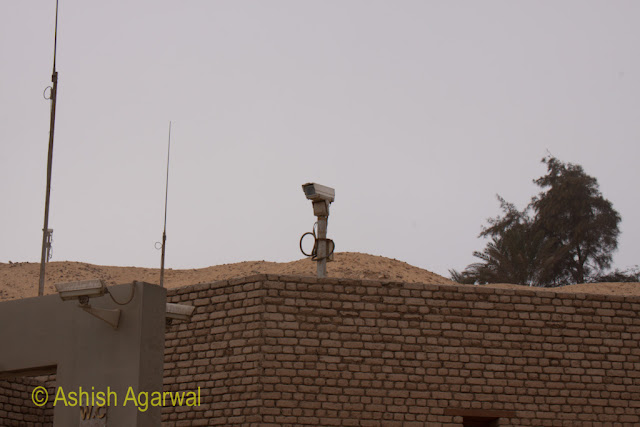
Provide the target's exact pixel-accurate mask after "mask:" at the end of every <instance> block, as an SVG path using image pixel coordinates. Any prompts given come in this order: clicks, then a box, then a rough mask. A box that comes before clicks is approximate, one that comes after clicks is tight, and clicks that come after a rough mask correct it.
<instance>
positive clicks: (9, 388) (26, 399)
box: [0, 378, 54, 427]
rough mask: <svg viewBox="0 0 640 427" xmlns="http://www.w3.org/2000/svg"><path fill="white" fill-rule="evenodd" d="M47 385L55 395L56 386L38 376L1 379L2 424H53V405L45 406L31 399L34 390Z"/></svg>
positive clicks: (0, 412) (51, 393) (50, 393)
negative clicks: (39, 405)
mask: <svg viewBox="0 0 640 427" xmlns="http://www.w3.org/2000/svg"><path fill="white" fill-rule="evenodd" d="M38 386H43V387H46V388H47V389H48V391H49V395H50V396H53V395H54V394H53V393H54V392H53V390H54V386H53V384H48V383H46V382H45V381H40V380H38V379H36V378H12V379H9V380H0V426H16V427H18V426H20V427H24V426H27V427H30V426H42V425H51V424H53V405H52V403H51V402H49V403H48V404H47V405H45V406H43V407H38V406H36V405H35V404H34V403H33V402H32V401H31V393H32V391H33V390H34V389H35V388H36V387H38Z"/></svg>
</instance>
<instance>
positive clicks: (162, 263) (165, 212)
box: [160, 122, 171, 287]
mask: <svg viewBox="0 0 640 427" xmlns="http://www.w3.org/2000/svg"><path fill="white" fill-rule="evenodd" d="M170 154H171V122H169V143H168V147H167V183H166V185H165V190H164V230H163V231H162V255H161V258H160V286H161V287H164V249H165V246H166V243H167V200H168V198H169V155H170Z"/></svg>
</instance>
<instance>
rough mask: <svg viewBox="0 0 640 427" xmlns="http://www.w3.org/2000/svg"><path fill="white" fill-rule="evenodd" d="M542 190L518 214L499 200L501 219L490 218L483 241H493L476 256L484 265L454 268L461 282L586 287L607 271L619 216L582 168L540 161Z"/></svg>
mask: <svg viewBox="0 0 640 427" xmlns="http://www.w3.org/2000/svg"><path fill="white" fill-rule="evenodd" d="M542 162H543V163H545V164H546V166H547V174H546V175H544V176H542V177H540V178H538V179H536V180H534V183H536V184H537V185H538V186H539V187H540V188H541V189H542V190H544V191H542V192H540V193H539V194H538V195H537V196H535V197H534V198H532V200H531V203H530V204H529V205H528V206H527V207H526V208H525V209H524V210H523V211H519V210H518V209H517V208H516V207H515V206H514V205H513V204H511V203H508V202H507V201H505V200H504V199H503V198H502V197H500V196H498V200H499V201H500V207H501V209H502V215H501V216H498V217H496V218H491V219H489V220H488V226H487V227H485V228H483V231H482V232H481V233H480V236H479V237H487V238H489V239H490V241H489V242H488V243H487V245H486V247H485V248H484V250H483V251H482V252H478V251H476V252H474V253H473V255H474V256H475V257H476V258H478V259H479V260H480V262H477V263H473V264H471V265H469V266H467V268H466V269H465V270H464V271H462V272H458V271H455V270H450V273H451V277H452V279H453V280H456V281H458V282H460V283H479V284H483V283H501V282H504V283H517V284H522V285H533V284H535V285H543V286H557V285H563V284H569V283H583V282H585V281H587V280H588V279H589V278H590V277H594V276H595V275H596V274H599V272H602V271H603V270H604V269H606V268H609V267H610V265H611V259H612V254H613V251H614V250H615V249H616V248H617V238H618V234H619V229H618V223H619V222H620V215H619V214H618V212H616V211H615V210H614V209H613V206H612V204H611V202H609V201H608V200H606V199H604V197H603V196H602V194H601V193H600V190H599V188H598V182H597V180H596V179H595V178H593V177H591V176H589V175H587V174H586V173H585V172H584V170H583V169H582V167H581V166H579V165H574V164H571V163H568V164H566V163H563V162H561V161H559V160H558V159H556V158H555V157H552V156H549V157H546V158H544V159H542Z"/></svg>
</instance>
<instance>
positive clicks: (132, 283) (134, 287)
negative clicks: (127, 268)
mask: <svg viewBox="0 0 640 427" xmlns="http://www.w3.org/2000/svg"><path fill="white" fill-rule="evenodd" d="M136 283H138V282H136V281H135V280H134V281H133V282H131V293H130V294H129V299H128V300H127V302H119V301H117V300H116V299H115V298H114V297H113V295H111V292H109V291H107V293H108V294H109V296H110V297H111V299H112V300H113V302H115V303H116V304H118V305H127V304H129V303H130V302H131V301H132V300H133V295H134V294H135V293H136Z"/></svg>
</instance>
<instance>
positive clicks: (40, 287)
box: [38, 0, 58, 296]
mask: <svg viewBox="0 0 640 427" xmlns="http://www.w3.org/2000/svg"><path fill="white" fill-rule="evenodd" d="M57 42H58V2H57V0H56V26H55V33H54V42H53V74H52V75H51V82H52V83H53V85H52V86H51V98H50V99H51V117H50V119H49V154H48V157H47V193H46V196H45V202H44V226H43V227H42V256H41V258H40V280H39V283H38V296H42V295H44V275H45V262H46V261H48V259H47V258H48V257H47V252H48V247H47V246H48V245H47V241H48V240H49V239H48V237H49V200H50V198H51V169H52V166H53V134H54V127H55V123H56V97H57V94H58V72H57V71H56V46H57Z"/></svg>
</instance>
